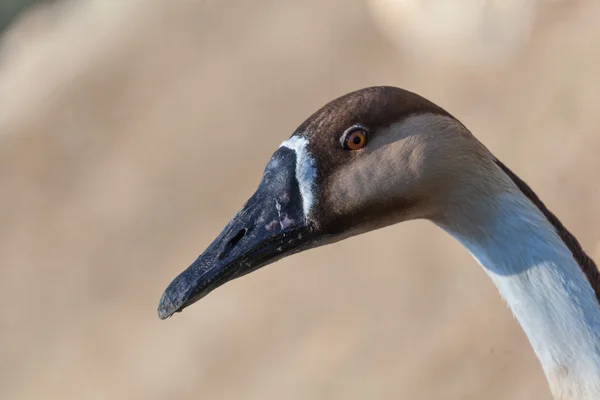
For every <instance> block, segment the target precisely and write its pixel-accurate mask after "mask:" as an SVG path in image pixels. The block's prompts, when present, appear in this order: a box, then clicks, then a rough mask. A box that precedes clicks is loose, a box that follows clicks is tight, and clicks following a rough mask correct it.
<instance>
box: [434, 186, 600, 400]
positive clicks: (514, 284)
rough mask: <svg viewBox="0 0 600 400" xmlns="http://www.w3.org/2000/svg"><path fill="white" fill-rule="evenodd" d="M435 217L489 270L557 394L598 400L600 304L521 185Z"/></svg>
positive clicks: (578, 398) (569, 397)
mask: <svg viewBox="0 0 600 400" xmlns="http://www.w3.org/2000/svg"><path fill="white" fill-rule="evenodd" d="M514 189H515V190H509V191H506V192H500V193H496V194H493V195H486V196H485V197H484V198H481V199H479V200H481V201H473V202H470V204H472V206H471V207H472V208H471V209H469V208H468V207H464V206H463V207H462V208H461V209H462V210H463V215H460V213H458V215H455V216H454V217H453V219H452V220H448V221H442V222H437V223H438V225H440V226H441V227H442V228H443V229H444V230H446V231H447V232H448V233H450V234H451V235H452V236H454V237H455V238H456V239H457V240H458V241H460V242H461V243H462V244H463V245H464V246H465V247H466V248H467V249H468V250H469V252H470V253H471V254H472V255H473V257H475V259H476V260H477V261H478V262H479V264H481V266H482V267H483V268H484V269H485V271H486V272H487V274H488V275H489V276H490V278H491V279H492V281H493V282H494V284H495V285H496V286H497V287H498V289H499V291H500V293H501V294H502V296H503V297H504V299H505V300H506V301H507V303H508V305H509V306H510V308H511V309H512V311H513V313H514V315H515V316H516V318H517V319H518V321H519V323H520V324H521V326H522V328H523V330H524V332H525V334H526V335H527V337H528V339H529V341H530V343H531V346H532V347H533V350H534V351H535V353H536V355H537V357H538V358H539V360H540V362H541V364H542V366H543V368H544V372H545V374H546V377H547V379H548V381H549V383H550V386H551V390H552V392H553V394H554V396H555V398H557V399H565V400H566V399H577V400H584V399H585V400H588V399H592V398H593V399H600V304H599V303H598V300H597V298H596V295H595V292H594V290H593V289H592V286H591V284H590V282H589V281H588V279H587V278H586V275H585V274H584V273H583V272H582V270H581V268H580V266H579V265H578V264H577V262H576V260H575V259H574V257H573V254H572V253H571V251H570V250H569V248H568V247H567V246H566V245H565V243H564V242H563V241H562V239H561V238H560V237H559V235H558V234H557V232H556V229H555V227H554V226H553V225H552V224H551V223H550V222H549V221H548V219H547V218H546V217H545V216H544V214H543V213H542V212H541V211H540V209H538V208H537V207H536V206H535V205H534V204H533V203H532V202H531V201H530V200H529V199H528V198H527V197H526V196H524V195H523V193H522V192H521V191H520V190H518V189H517V188H516V187H515V188H514Z"/></svg>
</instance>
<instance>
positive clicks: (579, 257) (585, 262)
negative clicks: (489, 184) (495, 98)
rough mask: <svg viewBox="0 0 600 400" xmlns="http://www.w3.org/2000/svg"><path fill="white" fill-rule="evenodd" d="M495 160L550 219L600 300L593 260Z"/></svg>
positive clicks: (512, 175) (550, 214)
mask: <svg viewBox="0 0 600 400" xmlns="http://www.w3.org/2000/svg"><path fill="white" fill-rule="evenodd" d="M495 161H496V164H497V165H498V166H499V167H500V168H502V170H503V171H504V172H505V173H506V175H508V176H509V177H510V179H512V181H513V182H514V183H515V185H517V187H518V188H519V189H520V190H521V192H523V194H524V195H525V196H527V198H529V200H531V202H532V203H533V204H535V206H536V207H537V208H539V209H540V211H541V212H542V214H544V216H545V217H546V218H548V221H550V223H551V224H552V225H553V226H554V229H556V232H557V233H558V235H559V236H560V238H561V239H562V241H563V242H564V243H565V245H566V246H567V248H568V249H569V250H570V251H571V254H573V258H574V259H575V261H577V264H579V266H580V267H581V270H582V271H583V273H584V274H585V276H586V277H587V279H588V281H589V282H590V285H591V286H592V289H594V292H595V293H596V298H597V299H598V302H600V272H599V271H598V268H597V267H596V264H595V263H594V260H592V259H591V258H590V257H589V256H588V255H587V254H585V252H584V251H583V249H582V248H581V245H580V244H579V242H578V241H577V239H576V238H575V236H573V235H572V234H571V232H569V231H568V230H567V228H565V227H564V225H563V224H562V223H561V222H560V221H559V220H558V218H556V216H555V215H554V214H552V212H550V210H548V209H547V208H546V206H545V205H544V203H542V201H541V200H540V199H539V197H538V196H537V195H536V194H535V193H534V192H533V190H531V188H530V187H529V186H528V185H527V184H526V183H525V182H523V180H522V179H521V178H519V177H518V176H517V175H515V174H514V173H513V172H512V171H511V170H510V169H508V167H507V166H506V165H504V164H502V162H500V161H499V160H497V159H496V160H495Z"/></svg>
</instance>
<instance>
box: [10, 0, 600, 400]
mask: <svg viewBox="0 0 600 400" xmlns="http://www.w3.org/2000/svg"><path fill="white" fill-rule="evenodd" d="M2 1H3V4H8V3H9V1H8V0H2ZM10 2H11V3H16V2H17V1H16V0H11V1H10ZM18 9H19V7H17V8H10V9H9V8H2V10H3V11H2V13H3V15H2V21H8V20H9V19H10V18H12V17H13V14H10V15H9V14H8V12H9V11H10V10H13V11H14V10H18ZM6 10H9V11H6ZM10 12H12V11H10ZM599 17H600V2H598V1H596V0H589V1H585V0H563V1H548V0H547V1H542V0H539V1H535V0H510V1H508V0H503V1H491V0H490V1H485V0H469V1H463V0H461V1H458V0H457V1H454V2H451V1H442V0H438V1H418V0H414V1H409V0H370V1H366V0H351V1H350V0H329V1H326V2H324V1H321V0H306V1H281V0H253V1H245V0H237V1H233V0H221V1H192V0H185V1H184V0H179V1H173V0H143V1H142V0H137V1H134V0H131V1H128V0H87V1H55V2H40V4H37V5H35V6H33V7H31V8H28V9H27V10H25V11H24V12H22V13H20V14H18V15H17V16H16V18H15V19H13V20H12V23H11V24H10V26H8V27H7V28H6V29H5V30H4V33H3V36H2V37H1V39H0V40H1V42H0V46H1V47H0V191H1V192H0V193H1V196H0V304H1V305H0V316H1V317H0V338H1V340H0V398H1V399H138V398H140V399H142V398H143V399H157V400H158V399H198V398H205V399H224V400H225V399H261V400H265V399H366V398H380V399H441V398H443V399H490V400H493V399H523V400H525V399H527V400H529V399H549V392H548V389H547V388H546V383H545V379H544V377H543V375H542V372H541V370H540V368H539V366H538V363H537V361H536V359H535V358H534V355H533V352H532V350H531V349H530V347H529V345H528V343H527V341H526V339H525V337H524V335H523V333H522V332H521V329H520V327H519V326H518V325H517V323H516V321H515V320H514V319H513V317H512V316H511V314H510V312H509V310H508V309H507V308H506V306H505V305H504V304H503V302H502V300H501V299H500V297H499V296H498V294H497V292H496V289H495V288H494V287H493V286H492V284H491V282H489V281H488V279H487V277H486V276H485V274H484V272H483V271H482V270H480V268H479V267H478V266H477V265H476V263H475V262H474V261H473V260H472V259H471V257H470V256H469V255H468V254H467V252H466V251H465V250H463V249H462V248H461V247H460V246H459V245H458V244H457V243H456V242H454V240H452V239H451V238H450V237H448V236H446V235H445V234H444V233H443V232H441V231H439V230H438V229H437V228H435V227H434V226H432V225H431V224H429V223H426V222H422V221H417V222H410V223H406V224H403V225H399V226H394V227H390V228H386V229H383V230H380V231H377V232H373V233H370V234H368V235H366V236H361V237H359V238H354V239H351V240H347V241H344V242H341V243H338V244H335V245H332V246H329V247H325V248H320V249H317V250H313V251H311V252H308V253H304V254H299V255H296V256H293V257H291V258H288V259H285V260H283V261H280V262H278V263H277V264H275V265H271V266H269V267H267V268H265V269H263V270H261V271H259V272H256V273H254V274H252V275H249V276H247V277H244V278H242V279H239V280H236V281H234V282H231V283H229V284H227V285H225V286H223V287H221V288H220V289H218V290H217V291H215V292H213V293H212V294H211V295H209V296H208V297H207V298H205V299H204V300H202V301H201V302H199V303H197V304H195V305H194V306H192V307H190V308H189V309H187V310H186V311H185V312H183V313H182V314H177V315H176V316H175V317H174V318H172V319H170V320H167V321H160V320H159V319H158V318H157V316H156V307H157V305H158V300H159V298H160V295H161V294H162V291H163V290H164V289H165V287H166V286H167V284H168V283H169V282H170V280H171V279H172V278H174V277H175V276H176V275H177V274H178V273H179V272H180V271H182V270H183V269H184V268H186V267H187V266H188V264H189V263H190V262H191V261H193V260H194V259H195V257H196V256H197V255H198V254H199V253H200V252H202V251H203V249H204V248H205V246H206V245H207V244H208V243H209V242H210V241H211V240H212V239H213V238H214V236H215V235H216V234H217V233H218V232H219V231H220V230H221V228H222V227H223V226H224V225H225V223H226V222H227V221H228V220H229V218H230V217H231V216H232V215H233V214H234V213H235V212H236V211H237V209H238V208H239V207H240V206H241V204H242V203H243V202H244V201H245V200H246V198H247V197H248V196H249V195H250V194H251V193H252V191H253V190H254V188H255V187H256V185H257V183H258V180H259V179H260V176H261V173H262V169H263V167H264V165H265V163H266V161H267V160H268V159H269V157H270V154H271V153H272V152H273V151H274V150H275V149H276V148H277V147H278V145H279V143H280V142H281V141H283V140H285V139H286V138H287V137H288V136H289V135H290V134H291V133H292V131H293V130H294V129H295V128H296V127H297V126H298V125H299V124H300V123H301V122H302V121H303V120H304V118H306V117H307V116H308V115H309V114H310V113H312V112H313V111H315V110H316V109H317V108H318V107H320V106H322V105H323V104H324V103H325V102H327V101H329V100H332V99H333V98H335V97H337V96H339V95H342V94H344V93H347V92H349V91H352V90H355V89H359V88H361V87H366V86H371V85H381V84H385V85H394V86H399V87H404V88H407V89H409V90H412V91H415V92H418V93H420V94H422V95H424V96H425V97H427V98H429V99H431V100H432V101H434V102H436V103H438V104H440V105H441V106H443V107H445V108H446V109H448V110H449V111H450V112H451V113H453V114H454V115H455V116H457V117H458V118H459V119H461V120H462V121H463V122H464V123H465V124H466V125H467V126H468V127H469V128H470V129H471V130H472V131H473V132H474V133H475V135H476V136H477V137H478V138H479V139H480V140H482V141H483V142H484V143H485V144H486V145H487V146H488V147H489V148H490V149H491V150H492V151H493V152H494V153H495V154H496V155H497V156H498V157H499V158H500V159H501V160H503V161H504V162H505V163H506V164H508V165H509V166H511V168H512V169H514V170H515V172H517V173H518V174H519V175H520V176H521V177H523V178H524V179H525V180H526V181H527V182H528V183H530V184H531V186H532V187H533V188H534V189H535V190H536V191H537V192H538V194H539V195H540V196H541V198H542V199H543V200H544V201H545V202H546V204H547V205H548V206H549V208H550V209H551V210H553V211H554V212H556V213H557V214H558V215H559V216H560V218H561V219H562V220H563V222H564V223H565V224H566V226H567V227H568V228H570V229H571V230H572V231H573V232H574V233H575V234H576V235H577V236H578V238H579V239H580V240H581V242H582V243H583V245H584V248H585V249H586V250H587V251H588V252H589V253H590V254H592V255H595V256H596V257H599V256H600V246H599V244H600V228H598V226H600V212H598V204H600V184H599V183H598V173H599V171H600V158H599V157H598V155H597V154H598V148H599V145H600V113H599V112H598V107H599V105H598V104H599V102H598V100H597V99H598V96H599V95H600V72H599V71H600V46H598V45H597V44H598V43H599V42H600V24H599V23H598V18H599Z"/></svg>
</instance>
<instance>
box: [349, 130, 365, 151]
mask: <svg viewBox="0 0 600 400" xmlns="http://www.w3.org/2000/svg"><path fill="white" fill-rule="evenodd" d="M366 144H367V132H366V131H365V130H363V129H361V128H355V129H354V130H351V131H349V132H347V133H346V135H344V147H345V148H346V149H348V150H360V149H362V148H363V147H365V145H366Z"/></svg>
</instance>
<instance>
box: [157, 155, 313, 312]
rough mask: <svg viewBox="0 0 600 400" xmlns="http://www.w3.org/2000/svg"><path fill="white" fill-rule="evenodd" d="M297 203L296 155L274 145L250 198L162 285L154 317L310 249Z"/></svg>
mask: <svg viewBox="0 0 600 400" xmlns="http://www.w3.org/2000/svg"><path fill="white" fill-rule="evenodd" d="M302 203H303V199H302V195H301V193H300V190H299V186H298V181H297V178H296V153H295V152H294V151H293V150H290V149H288V148H286V147H280V148H279V149H278V150H277V151H276V152H275V153H274V154H273V157H272V158H271V160H270V161H269V163H268V164H267V166H266V168H265V171H264V174H263V178H262V180H261V182H260V184H259V186H258V189H257V190H256V192H255V193H254V194H253V195H252V197H251V198H250V199H249V200H248V201H247V202H246V204H244V206H243V207H242V209H241V210H240V211H239V212H238V213H237V215H236V216H235V217H233V219H232V220H231V221H230V222H229V224H227V226H226V227H225V229H223V231H222V232H221V234H220V235H219V236H218V237H217V238H216V239H215V240H214V241H213V242H212V243H211V244H210V246H208V248H207V249H206V250H205V251H204V253H202V254H201V255H200V256H199V257H198V259H197V260H196V261H194V263H193V264H192V265H190V266H189V267H188V268H187V269H186V270H185V271H183V272H182V273H181V274H180V275H179V276H178V277H176V278H175V279H174V280H173V282H171V284H170V285H169V287H167V290H165V292H164V294H163V295H162V298H161V299H160V304H159V306H158V316H159V317H160V318H161V319H166V318H168V317H170V316H171V315H173V314H174V313H176V312H181V311H182V310H183V309H184V308H185V307H187V306H189V305H191V304H193V303H195V302H196V301H198V300H200V299H201V298H203V297H204V296H206V295H207V294H208V293H210V292H211V291H213V290H214V289H216V288H217V287H219V286H221V285H222V284H224V283H225V282H228V281H230V280H232V279H235V278H239V277H240V276H243V275H245V274H248V273H250V272H252V271H255V270H257V269H258V268H260V267H263V266H265V265H267V264H271V263H273V262H275V261H277V260H279V259H281V258H283V257H285V256H288V255H290V254H293V253H297V252H299V251H301V250H304V249H306V248H307V247H311V241H312V236H313V229H312V228H311V226H310V224H309V223H308V221H307V219H306V217H305V215H304V211H303V207H302V206H303V204H302Z"/></svg>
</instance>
